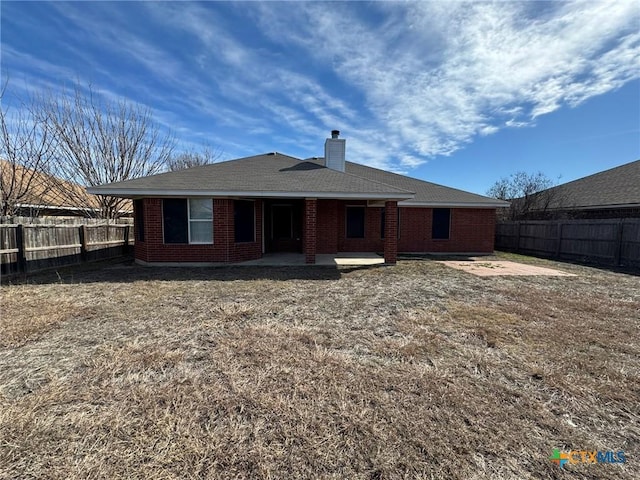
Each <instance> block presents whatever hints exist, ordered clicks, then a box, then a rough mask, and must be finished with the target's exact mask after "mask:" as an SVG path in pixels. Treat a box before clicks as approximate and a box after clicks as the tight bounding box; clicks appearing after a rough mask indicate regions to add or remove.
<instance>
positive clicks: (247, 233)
mask: <svg viewBox="0 0 640 480" xmlns="http://www.w3.org/2000/svg"><path fill="white" fill-rule="evenodd" d="M233 223H234V228H235V238H236V243H242V242H255V240H256V217H255V202H252V201H249V200H236V201H235V202H233Z"/></svg>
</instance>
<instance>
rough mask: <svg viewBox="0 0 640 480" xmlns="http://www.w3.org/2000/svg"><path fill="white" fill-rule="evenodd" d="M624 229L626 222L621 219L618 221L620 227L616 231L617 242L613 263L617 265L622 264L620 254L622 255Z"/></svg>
mask: <svg viewBox="0 0 640 480" xmlns="http://www.w3.org/2000/svg"><path fill="white" fill-rule="evenodd" d="M623 229H624V223H623V220H622V219H621V220H620V221H619V222H618V229H617V231H616V244H615V253H614V254H613V265H614V266H615V267H619V266H620V256H621V255H622V233H623Z"/></svg>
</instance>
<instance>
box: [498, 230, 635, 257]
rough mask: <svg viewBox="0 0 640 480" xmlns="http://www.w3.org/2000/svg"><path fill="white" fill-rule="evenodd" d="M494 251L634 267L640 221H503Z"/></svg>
mask: <svg viewBox="0 0 640 480" xmlns="http://www.w3.org/2000/svg"><path fill="white" fill-rule="evenodd" d="M496 249H497V250H506V251H511V252H519V253H528V254H533V255H540V256H545V257H554V258H560V259H566V260H574V261H581V262H591V263H599V264H602V265H609V266H615V267H634V268H637V267H640V218H625V219H608V220H541V221H521V222H502V223H498V224H497V225H496Z"/></svg>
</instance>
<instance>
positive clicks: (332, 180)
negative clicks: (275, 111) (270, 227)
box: [88, 153, 507, 207]
mask: <svg viewBox="0 0 640 480" xmlns="http://www.w3.org/2000/svg"><path fill="white" fill-rule="evenodd" d="M345 170H346V171H345V172H339V171H336V170H332V169H329V168H326V167H325V166H324V160H322V159H312V160H300V159H297V158H294V157H290V156H288V155H283V154H281V153H271V154H264V155H256V156H253V157H246V158H241V159H238V160H230V161H227V162H219V163H214V164H211V165H205V166H201V167H194V168H189V169H185V170H180V171H177V172H167V173H161V174H158V175H152V176H148V177H143V178H137V179H134V180H127V181H124V182H117V183H111V184H107V185H101V186H98V187H92V188H89V189H88V191H89V192H90V193H95V194H103V195H115V196H123V197H142V196H198V195H201V196H205V195H206V196H221V195H229V196H247V197H251V196H254V197H277V196H281V197H282V196H286V197H296V196H298V197H317V198H362V199H396V200H399V201H402V200H406V201H407V203H408V204H415V202H418V203H419V204H426V203H428V204H430V205H434V206H436V205H442V206H447V205H449V206H462V205H469V206H487V207H495V206H506V205H507V203H506V202H501V201H499V200H495V199H492V198H487V197H483V196H481V195H475V194H473V193H468V192H464V191H462V190H456V189H453V188H449V187H444V186H442V185H436V184H434V183H429V182H424V181H422V180H418V179H415V178H410V177H405V176H403V175H397V174H394V173H389V172H385V171H383V170H378V169H375V168H371V167H366V166H364V165H358V164H355V163H351V162H346V166H345Z"/></svg>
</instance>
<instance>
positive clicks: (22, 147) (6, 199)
mask: <svg viewBox="0 0 640 480" xmlns="http://www.w3.org/2000/svg"><path fill="white" fill-rule="evenodd" d="M7 84H8V83H7V82H5V83H4V85H3V86H2V90H1V91H0V103H1V102H2V100H3V99H4V98H5V92H6V87H7ZM54 148H55V142H54V137H53V136H52V135H51V133H50V132H49V131H48V129H47V128H46V127H45V125H44V123H43V122H42V121H41V120H40V119H39V118H37V116H36V115H35V114H34V111H33V109H32V108H31V105H30V104H28V103H25V102H21V105H20V108H17V109H15V110H12V111H10V109H9V107H8V106H5V105H2V106H1V107H0V214H1V215H2V216H13V215H16V214H17V213H18V211H19V210H20V209H21V208H25V205H30V209H31V210H32V211H33V209H37V208H39V206H40V205H42V204H43V203H45V202H44V200H43V197H44V196H46V195H47V193H48V192H49V191H50V190H51V188H52V186H53V185H52V184H51V182H50V181H49V179H50V178H51V177H50V176H49V175H47V174H48V171H49V161H50V156H51V154H52V152H53V150H54Z"/></svg>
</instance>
